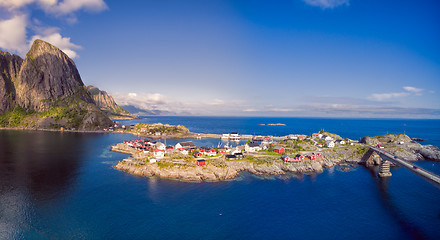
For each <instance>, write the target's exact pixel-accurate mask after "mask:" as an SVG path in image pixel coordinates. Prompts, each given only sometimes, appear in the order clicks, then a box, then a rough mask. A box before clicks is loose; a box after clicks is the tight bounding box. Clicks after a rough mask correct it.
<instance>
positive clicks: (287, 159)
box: [281, 155, 290, 162]
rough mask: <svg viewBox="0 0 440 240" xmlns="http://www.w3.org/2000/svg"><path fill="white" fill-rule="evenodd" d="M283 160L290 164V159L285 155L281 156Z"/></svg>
mask: <svg viewBox="0 0 440 240" xmlns="http://www.w3.org/2000/svg"><path fill="white" fill-rule="evenodd" d="M281 160H283V161H284V162H290V157H288V156H285V155H283V156H281Z"/></svg>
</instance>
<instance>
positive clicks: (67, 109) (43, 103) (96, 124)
mask: <svg viewBox="0 0 440 240" xmlns="http://www.w3.org/2000/svg"><path fill="white" fill-rule="evenodd" d="M0 69H1V70H2V74H1V77H0V100H1V103H0V114H3V113H5V112H8V111H15V112H13V113H11V114H9V115H11V117H10V118H9V119H6V118H5V117H2V118H1V119H0V120H1V122H0V125H1V126H3V127H10V126H12V127H30V128H47V127H49V128H59V127H61V126H64V127H68V128H78V129H82V130H85V129H96V128H102V127H106V126H109V125H111V124H112V121H111V120H110V119H109V118H108V117H107V116H106V115H105V114H104V113H103V112H102V111H101V110H100V109H99V108H98V107H97V106H96V105H95V103H94V101H93V99H92V97H91V96H90V93H89V92H88V90H87V88H86V87H85V86H84V84H83V82H82V80H81V77H80V75H79V72H78V69H77V68H76V66H75V63H74V62H73V61H72V59H70V58H69V57H68V56H67V55H66V54H65V53H63V52H62V51H61V50H60V49H58V48H57V47H55V46H53V45H51V44H49V43H47V42H45V41H42V40H35V41H34V43H33V44H32V47H31V49H30V50H29V52H28V53H27V54H26V59H25V60H24V61H23V60H22V59H21V58H20V57H19V56H16V55H12V56H11V55H10V54H9V53H4V52H1V55H0ZM17 109H18V110H17Z"/></svg>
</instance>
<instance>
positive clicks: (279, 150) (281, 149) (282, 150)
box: [273, 146, 285, 153]
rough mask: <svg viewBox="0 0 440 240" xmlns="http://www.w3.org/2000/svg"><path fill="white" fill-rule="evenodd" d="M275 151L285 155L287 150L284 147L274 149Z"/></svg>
mask: <svg viewBox="0 0 440 240" xmlns="http://www.w3.org/2000/svg"><path fill="white" fill-rule="evenodd" d="M273 151H274V152H276V153H284V151H285V149H284V148H283V147H278V146H277V147H274V148H273Z"/></svg>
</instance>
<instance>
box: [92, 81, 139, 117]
mask: <svg viewBox="0 0 440 240" xmlns="http://www.w3.org/2000/svg"><path fill="white" fill-rule="evenodd" d="M87 89H88V91H89V93H90V95H91V96H92V98H93V100H94V101H95V104H96V105H97V106H98V107H99V108H100V109H101V110H102V111H104V112H105V113H106V114H107V115H108V116H109V117H110V118H111V119H136V118H138V117H136V116H134V115H133V114H130V112H129V111H127V110H126V109H124V108H123V107H121V106H119V105H118V104H117V103H116V102H115V100H114V99H113V97H112V96H110V95H109V94H108V93H107V92H106V91H104V90H101V89H99V88H98V87H96V86H92V85H89V86H87Z"/></svg>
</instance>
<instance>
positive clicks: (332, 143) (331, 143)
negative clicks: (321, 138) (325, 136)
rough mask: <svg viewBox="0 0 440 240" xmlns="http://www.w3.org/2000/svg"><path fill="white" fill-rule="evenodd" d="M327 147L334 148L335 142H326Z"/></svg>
mask: <svg viewBox="0 0 440 240" xmlns="http://www.w3.org/2000/svg"><path fill="white" fill-rule="evenodd" d="M327 147H328V148H334V147H335V142H333V141H330V142H328V143H327Z"/></svg>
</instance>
